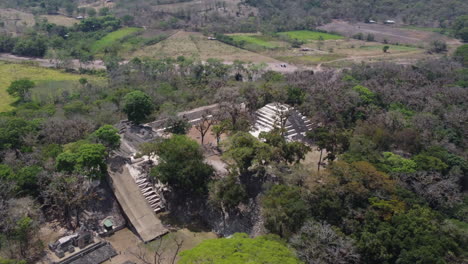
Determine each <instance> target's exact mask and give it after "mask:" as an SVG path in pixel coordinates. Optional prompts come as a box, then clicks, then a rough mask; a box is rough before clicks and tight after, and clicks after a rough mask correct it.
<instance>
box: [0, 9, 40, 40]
mask: <svg viewBox="0 0 468 264" xmlns="http://www.w3.org/2000/svg"><path fill="white" fill-rule="evenodd" d="M0 21H2V22H3V23H4V24H5V26H4V27H3V28H0V32H7V33H14V34H16V33H21V32H23V31H24V30H25V29H26V28H27V27H32V26H34V24H35V20H34V15H32V14H30V13H26V12H22V11H19V10H15V9H11V8H5V9H0Z"/></svg>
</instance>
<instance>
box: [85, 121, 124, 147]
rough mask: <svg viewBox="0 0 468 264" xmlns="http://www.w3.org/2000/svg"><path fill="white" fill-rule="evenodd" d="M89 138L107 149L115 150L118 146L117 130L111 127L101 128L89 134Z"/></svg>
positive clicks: (118, 136)
mask: <svg viewBox="0 0 468 264" xmlns="http://www.w3.org/2000/svg"><path fill="white" fill-rule="evenodd" d="M91 138H94V139H95V140H96V141H97V142H98V143H101V144H103V145H104V146H106V147H108V148H109V149H116V148H118V147H119V146H120V135H119V130H118V129H117V128H115V127H113V126H111V125H104V126H101V127H100V128H99V129H98V130H96V131H94V133H93V134H91Z"/></svg>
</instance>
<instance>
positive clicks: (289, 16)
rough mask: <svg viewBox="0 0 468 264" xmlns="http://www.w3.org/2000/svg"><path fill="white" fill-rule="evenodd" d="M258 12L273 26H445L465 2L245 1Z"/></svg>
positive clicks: (458, 14)
mask: <svg viewBox="0 0 468 264" xmlns="http://www.w3.org/2000/svg"><path fill="white" fill-rule="evenodd" d="M246 3H248V4H250V5H252V6H255V7H257V8H258V9H259V11H260V16H261V18H262V19H263V20H265V21H268V23H271V24H273V25H275V26H277V27H280V26H281V25H282V27H284V29H290V28H294V27H307V26H309V27H310V26H314V25H316V24H321V23H324V22H327V21H330V20H331V19H347V20H354V21H361V22H364V21H365V20H366V19H374V20H380V21H383V20H386V19H396V20H399V21H401V22H403V23H405V24H410V25H421V26H424V25H425V26H440V27H449V26H450V24H451V22H453V21H454V19H456V18H457V17H459V16H462V15H465V11H464V10H466V9H467V8H468V6H467V5H468V3H466V2H465V1H458V0H450V1H439V0H435V1H399V0H396V1H391V0H390V1H375V0H352V1H339V0H332V1H306V0H297V1H276V0H246Z"/></svg>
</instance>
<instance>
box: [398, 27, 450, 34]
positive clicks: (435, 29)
mask: <svg viewBox="0 0 468 264" xmlns="http://www.w3.org/2000/svg"><path fill="white" fill-rule="evenodd" d="M400 28H403V29H411V30H418V31H427V32H437V33H441V32H443V29H442V28H432V27H417V26H402V27H400Z"/></svg>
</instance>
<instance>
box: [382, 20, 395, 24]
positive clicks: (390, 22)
mask: <svg viewBox="0 0 468 264" xmlns="http://www.w3.org/2000/svg"><path fill="white" fill-rule="evenodd" d="M384 24H387V25H393V24H395V20H385V21H384Z"/></svg>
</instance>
